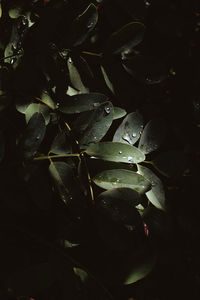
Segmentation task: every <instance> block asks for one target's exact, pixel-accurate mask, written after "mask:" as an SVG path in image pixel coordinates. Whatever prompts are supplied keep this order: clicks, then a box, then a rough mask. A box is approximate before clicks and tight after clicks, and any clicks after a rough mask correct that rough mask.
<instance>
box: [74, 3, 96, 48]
mask: <svg viewBox="0 0 200 300" xmlns="http://www.w3.org/2000/svg"><path fill="white" fill-rule="evenodd" d="M97 21H98V12H97V9H96V6H95V5H94V4H93V3H91V4H90V5H89V6H88V7H87V9H86V10H85V11H84V12H83V13H82V14H80V15H79V16H78V17H77V18H76V19H75V20H74V22H73V23H72V26H71V30H70V32H69V37H70V42H71V44H72V45H73V46H74V47H76V46H79V45H81V44H82V43H83V42H84V41H85V40H86V38H87V37H88V36H89V34H90V32H91V31H92V30H93V29H94V27H95V26H96V24H97Z"/></svg>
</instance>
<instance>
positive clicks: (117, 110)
mask: <svg viewBox="0 0 200 300" xmlns="http://www.w3.org/2000/svg"><path fill="white" fill-rule="evenodd" d="M126 114H127V112H126V111H125V109H123V108H121V107H117V106H114V115H113V120H117V119H120V118H122V117H124V116H125V115H126ZM116 142H117V141H116Z"/></svg>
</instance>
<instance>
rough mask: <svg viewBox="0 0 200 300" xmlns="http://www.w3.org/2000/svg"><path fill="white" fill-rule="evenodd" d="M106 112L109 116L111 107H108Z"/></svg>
mask: <svg viewBox="0 0 200 300" xmlns="http://www.w3.org/2000/svg"><path fill="white" fill-rule="evenodd" d="M105 112H106V113H107V114H109V113H110V107H109V106H106V107H105Z"/></svg>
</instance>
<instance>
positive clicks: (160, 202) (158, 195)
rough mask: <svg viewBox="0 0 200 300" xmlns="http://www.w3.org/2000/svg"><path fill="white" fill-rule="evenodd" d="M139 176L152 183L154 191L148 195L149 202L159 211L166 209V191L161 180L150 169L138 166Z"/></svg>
mask: <svg viewBox="0 0 200 300" xmlns="http://www.w3.org/2000/svg"><path fill="white" fill-rule="evenodd" d="M138 172H139V174H141V175H143V176H144V177H145V178H146V179H147V180H149V181H150V183H151V185H152V189H151V190H150V191H148V192H147V193H146V196H147V198H148V199H149V201H150V202H151V203H152V204H153V205H154V206H155V207H156V208H158V209H161V210H164V211H165V209H166V203H165V191H164V186H163V184H162V182H161V180H160V179H159V178H158V177H157V176H156V175H155V174H154V173H153V172H152V171H151V170H150V169H148V168H146V167H144V166H141V165H138Z"/></svg>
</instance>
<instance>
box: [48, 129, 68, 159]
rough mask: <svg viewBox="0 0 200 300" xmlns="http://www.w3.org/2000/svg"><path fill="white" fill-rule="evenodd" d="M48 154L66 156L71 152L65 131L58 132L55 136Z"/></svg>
mask: <svg viewBox="0 0 200 300" xmlns="http://www.w3.org/2000/svg"><path fill="white" fill-rule="evenodd" d="M50 152H51V153H54V154H66V153H71V152H72V148H71V144H70V139H69V137H68V136H67V134H66V132H65V131H62V132H59V133H58V134H57V135H56V137H55V138H54V140H53V143H52V145H51V149H50Z"/></svg>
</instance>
